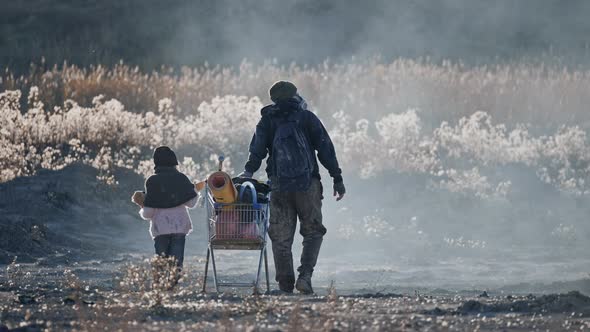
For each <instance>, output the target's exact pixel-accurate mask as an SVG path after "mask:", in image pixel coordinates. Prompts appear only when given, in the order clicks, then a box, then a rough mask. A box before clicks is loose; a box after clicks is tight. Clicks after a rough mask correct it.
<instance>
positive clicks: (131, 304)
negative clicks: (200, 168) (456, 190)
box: [0, 256, 590, 331]
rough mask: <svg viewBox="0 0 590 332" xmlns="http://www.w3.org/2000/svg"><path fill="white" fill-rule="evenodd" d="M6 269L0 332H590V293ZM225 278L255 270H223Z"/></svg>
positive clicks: (115, 265)
mask: <svg viewBox="0 0 590 332" xmlns="http://www.w3.org/2000/svg"><path fill="white" fill-rule="evenodd" d="M130 261H131V262H133V263H129V262H130ZM3 268H4V272H5V273H3V274H2V277H1V278H0V315H1V316H0V320H1V322H2V324H3V325H2V326H1V327H0V331H6V330H7V329H9V330H11V331H12V330H15V331H42V330H48V331H62V330H81V331H99V330H105V331H117V330H120V331H163V330H178V331H191V330H208V331H220V330H223V331H234V330H249V331H301V330H324V331H360V330H367V331H377V330H389V331H390V330H401V331H466V330H468V331H496V330H503V331H525V330H526V331H528V330H538V331H546V330H552V331H557V330H572V331H584V330H590V298H589V297H587V296H585V295H583V294H581V293H579V292H569V293H567V294H550V295H532V294H528V295H517V294H515V295H511V294H509V295H498V294H493V292H490V294H489V295H488V293H487V292H486V293H483V292H482V293H481V294H478V295H474V294H468V293H467V292H452V291H449V292H447V293H446V294H445V292H444V291H443V290H440V289H438V290H430V291H421V292H419V291H414V292H413V293H411V292H405V293H400V294H397V293H378V292H375V293H361V292H359V291H342V292H341V291H339V290H338V288H337V287H335V286H334V285H331V286H330V287H327V288H326V287H321V286H320V287H319V288H317V289H316V292H317V295H313V296H302V295H291V296H284V295H283V296H277V295H253V294H252V289H225V290H224V292H223V293H221V294H215V293H214V292H213V288H212V286H211V285H209V286H208V292H207V293H202V292H201V286H202V276H203V273H202V272H203V261H202V259H197V258H195V259H191V260H189V262H188V264H187V266H186V269H185V275H184V277H183V279H182V280H181V282H180V283H179V285H177V286H176V287H175V288H174V289H172V290H163V289H162V288H161V287H158V286H156V285H154V283H153V279H152V277H153V275H152V268H151V264H150V263H149V262H148V261H145V260H141V259H140V258H138V257H129V256H126V257H121V258H117V259H114V260H110V261H109V260H104V261H90V262H87V263H84V264H73V265H69V266H66V265H59V266H57V267H46V266H40V265H39V264H10V265H6V266H4V267H3ZM223 277H224V278H226V280H231V281H236V280H238V279H239V280H244V278H246V279H247V278H249V277H252V276H251V275H244V274H241V273H237V271H235V270H234V271H232V270H226V271H225V274H224V275H223ZM209 282H211V280H210V281H209Z"/></svg>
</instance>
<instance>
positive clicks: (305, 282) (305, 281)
mask: <svg viewBox="0 0 590 332" xmlns="http://www.w3.org/2000/svg"><path fill="white" fill-rule="evenodd" d="M295 288H297V290H298V291H299V292H300V293H302V294H313V287H311V272H304V273H300V274H299V278H297V282H296V283H295Z"/></svg>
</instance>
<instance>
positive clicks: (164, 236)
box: [131, 146, 199, 270]
mask: <svg viewBox="0 0 590 332" xmlns="http://www.w3.org/2000/svg"><path fill="white" fill-rule="evenodd" d="M154 164H155V168H154V170H155V173H156V174H154V175H152V176H150V177H149V178H148V179H147V181H146V182H145V194H144V193H143V192H140V191H136V192H135V193H134V194H133V197H132V198H131V200H132V201H133V202H134V203H135V204H137V205H139V206H140V207H141V210H139V215H140V216H141V217H142V218H143V219H145V220H150V234H151V235H152V238H153V239H154V247H155V249H156V255H160V256H166V257H174V258H175V259H176V265H177V267H178V269H179V270H180V269H182V263H183V261H184V244H185V238H186V235H188V234H189V233H190V232H191V231H192V229H193V225H192V222H191V218H190V216H189V214H188V211H187V208H189V209H190V208H194V207H195V205H197V201H198V198H199V195H198V194H197V192H196V191H195V189H196V185H193V184H192V183H191V181H190V180H189V179H188V177H187V176H186V175H184V174H182V173H181V172H179V171H178V170H177V169H176V166H177V165H178V160H177V159H176V155H175V154H174V152H173V151H172V150H171V149H170V148H169V147H167V146H160V147H158V148H157V149H156V150H155V151H154Z"/></svg>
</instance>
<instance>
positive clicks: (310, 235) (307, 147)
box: [240, 81, 346, 294]
mask: <svg viewBox="0 0 590 332" xmlns="http://www.w3.org/2000/svg"><path fill="white" fill-rule="evenodd" d="M269 94H270V99H271V100H272V101H273V103H274V104H272V105H268V106H266V107H264V108H263V109H262V110H261V112H260V113H261V115H262V117H261V119H260V121H259V122H258V125H257V126H256V132H255V133H254V137H253V138H252V141H251V143H250V149H249V152H250V155H249V157H248V162H247V163H246V165H245V167H244V168H245V171H244V172H243V173H242V174H241V175H240V176H242V177H252V175H253V174H254V173H255V172H256V171H257V170H258V169H259V168H260V165H261V163H262V160H264V158H266V156H267V154H268V159H267V162H266V163H267V167H266V173H267V175H268V178H269V179H270V181H271V188H272V190H273V191H272V195H271V202H270V211H271V212H270V227H269V230H268V235H269V237H270V239H271V241H272V251H273V256H274V262H275V269H276V281H277V282H278V283H279V289H280V291H281V292H284V293H292V292H293V288H294V287H296V288H297V290H298V291H299V292H301V293H304V294H312V293H313V288H312V285H311V276H312V273H313V269H314V267H315V265H316V262H317V258H318V254H319V251H320V247H321V244H322V239H323V237H324V234H326V228H325V227H324V226H323V224H322V211H321V208H322V199H323V187H322V183H321V182H320V172H319V167H318V162H317V159H319V161H320V162H321V164H322V165H323V166H324V167H325V168H326V169H327V170H328V171H329V173H330V176H331V177H332V178H333V179H334V196H337V198H336V200H338V201H339V200H341V199H342V197H343V196H344V193H345V192H346V190H345V188H344V183H343V181H342V175H341V174H342V171H341V170H340V167H339V166H338V160H337V159H336V152H335V151H334V145H333V144H332V141H331V140H330V137H329V135H328V132H327V131H326V129H325V128H324V126H323V124H322V123H321V122H320V120H319V119H318V117H317V116H316V115H315V114H313V113H312V112H310V111H309V110H307V104H306V102H305V101H304V100H303V98H301V96H299V94H297V88H296V87H295V85H294V84H293V83H291V82H285V81H279V82H277V83H275V84H274V85H273V86H272V87H271V88H270V90H269ZM316 152H317V159H316ZM297 218H299V222H300V223H301V225H300V233H301V235H302V236H303V252H302V254H301V266H299V268H298V269H297V271H298V272H299V277H298V278H297V282H295V272H294V270H293V255H292V253H291V247H292V245H293V237H294V235H295V228H296V226H297Z"/></svg>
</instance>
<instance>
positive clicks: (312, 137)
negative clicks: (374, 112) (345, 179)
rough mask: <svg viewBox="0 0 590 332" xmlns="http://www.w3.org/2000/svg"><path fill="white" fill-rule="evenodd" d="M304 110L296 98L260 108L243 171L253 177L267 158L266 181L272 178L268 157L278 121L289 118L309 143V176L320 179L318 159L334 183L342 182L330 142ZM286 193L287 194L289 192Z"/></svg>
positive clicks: (304, 106)
mask: <svg viewBox="0 0 590 332" xmlns="http://www.w3.org/2000/svg"><path fill="white" fill-rule="evenodd" d="M306 108H307V107H306V104H305V102H304V101H303V99H302V98H301V97H299V96H295V97H293V98H289V99H287V100H284V101H281V102H279V103H276V104H272V105H268V106H265V107H264V108H262V110H261V111H260V114H261V115H262V118H261V119H260V121H259V122H258V124H257V125H256V132H255V133H254V136H253V137H252V141H251V142H250V155H249V157H248V162H247V163H246V166H245V167H244V168H245V170H246V171H247V172H249V173H255V172H256V171H257V170H258V169H259V168H260V165H261V164H262V160H264V158H266V156H267V154H268V155H269V157H268V160H267V162H266V164H267V166H266V174H267V175H268V178H269V179H272V178H273V176H274V166H273V158H272V155H271V154H272V144H273V139H274V134H275V131H276V129H277V128H278V125H279V122H280V121H281V118H285V117H287V116H290V117H291V118H290V119H294V120H297V121H298V122H299V123H300V125H301V130H302V132H303V133H304V134H305V137H306V138H307V141H308V143H309V144H308V145H309V146H310V151H308V153H309V154H310V156H311V160H312V162H313V166H314V169H313V176H314V177H316V178H318V179H319V178H320V171H319V167H318V162H317V159H319V160H320V163H321V164H322V165H323V166H324V167H325V168H326V169H327V170H328V172H329V173H330V176H331V177H332V178H334V183H338V182H342V175H341V174H342V171H341V170H340V167H339V166H338V160H337V159H336V151H335V150H334V144H332V140H331V139H330V136H329V135H328V132H327V131H326V128H324V125H323V124H322V122H321V121H320V119H318V117H317V116H316V115H315V114H313V113H312V112H310V111H308V110H307V109H306ZM316 151H317V158H316V153H315V152H316ZM286 191H289V188H287V190H286Z"/></svg>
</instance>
